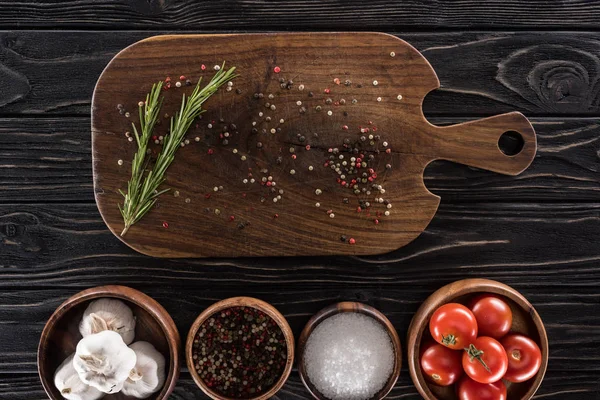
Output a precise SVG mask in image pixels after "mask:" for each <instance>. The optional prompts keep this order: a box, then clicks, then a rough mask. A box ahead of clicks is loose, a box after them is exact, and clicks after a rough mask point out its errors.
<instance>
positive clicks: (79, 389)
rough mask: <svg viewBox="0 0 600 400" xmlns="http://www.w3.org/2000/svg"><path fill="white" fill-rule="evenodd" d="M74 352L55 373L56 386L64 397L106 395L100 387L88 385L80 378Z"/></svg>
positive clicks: (88, 399) (90, 399) (78, 399)
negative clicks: (74, 364) (74, 363)
mask: <svg viewBox="0 0 600 400" xmlns="http://www.w3.org/2000/svg"><path fill="white" fill-rule="evenodd" d="M73 356H74V355H73V354H72V355H70V356H69V357H68V358H67V359H66V360H65V361H63V363H62V364H60V367H58V369H57V370H56V372H55V373H54V386H56V388H57V389H58V390H59V391H60V394H61V395H62V397H64V398H65V399H68V400H97V399H99V398H101V397H102V396H104V393H102V392H101V391H99V390H98V389H96V388H94V387H91V386H89V385H86V384H85V383H83V382H82V381H81V379H79V375H78V374H77V371H75V368H73Z"/></svg>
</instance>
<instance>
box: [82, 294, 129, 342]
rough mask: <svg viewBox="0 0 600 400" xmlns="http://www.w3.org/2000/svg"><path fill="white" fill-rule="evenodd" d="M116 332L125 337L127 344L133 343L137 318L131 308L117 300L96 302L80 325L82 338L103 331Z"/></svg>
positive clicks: (91, 304) (87, 310) (104, 299)
mask: <svg viewBox="0 0 600 400" xmlns="http://www.w3.org/2000/svg"><path fill="white" fill-rule="evenodd" d="M105 330H109V331H115V332H117V333H118V334H119V335H121V336H122V337H123V341H124V342H125V344H130V343H131V342H133V338H134V336H135V317H134V316H133V312H132V311H131V308H129V307H128V306H127V304H125V303H124V302H122V301H121V300H117V299H111V298H102V299H98V300H94V301H92V302H91V303H90V305H89V306H88V307H87V309H86V310H85V312H84V313H83V318H82V320H81V323H80V324H79V332H80V333H81V336H83V337H86V336H88V335H92V334H94V333H98V332H101V331H105Z"/></svg>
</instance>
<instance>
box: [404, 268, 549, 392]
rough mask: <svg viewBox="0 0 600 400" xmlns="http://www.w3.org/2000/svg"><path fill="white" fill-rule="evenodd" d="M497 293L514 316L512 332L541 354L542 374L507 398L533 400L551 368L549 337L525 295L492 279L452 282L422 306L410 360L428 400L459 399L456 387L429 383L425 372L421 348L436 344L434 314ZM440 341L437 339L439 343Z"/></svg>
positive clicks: (413, 325)
mask: <svg viewBox="0 0 600 400" xmlns="http://www.w3.org/2000/svg"><path fill="white" fill-rule="evenodd" d="M481 293H493V294H496V295H500V296H501V297H502V298H503V299H504V301H506V303H507V304H508V306H509V307H510V309H511V312H512V325H511V327H510V331H511V332H516V333H520V334H522V335H525V336H527V337H528V338H530V339H531V340H533V341H534V342H535V343H537V344H538V346H539V348H540V350H541V364H540V366H539V371H538V372H537V373H536V374H535V376H534V377H532V378H531V379H529V380H527V381H525V382H520V383H508V384H507V385H506V386H507V397H508V398H511V399H515V400H517V399H520V400H529V399H531V398H533V396H534V395H535V393H536V392H537V390H538V388H539V387H540V385H541V383H542V380H543V379H544V375H545V374H546V368H547V367H548V335H547V334H546V329H545V328H544V322H543V321H542V320H541V318H540V315H539V314H538V312H537V311H536V310H535V307H534V306H533V305H532V304H531V303H530V302H529V301H528V300H527V298H525V297H524V296H523V295H522V294H521V293H519V292H518V291H516V290H515V289H513V288H511V287H510V286H508V285H505V284H503V283H501V282H498V281H493V280H490V279H463V280H459V281H456V282H452V283H450V284H448V285H446V286H444V287H441V288H440V289H438V290H436V291H435V292H434V293H432V294H431V295H430V296H429V297H428V298H427V299H426V300H425V301H424V302H423V304H421V306H420V307H419V309H418V310H417V312H416V313H415V315H414V317H413V318H412V320H411V322H410V326H409V327H408V334H407V336H408V338H407V340H406V347H407V358H408V367H409V371H410V376H411V378H412V380H413V382H414V384H415V387H416V388H417V390H418V391H419V393H420V394H421V395H422V396H423V398H424V399H426V400H452V399H455V398H456V386H455V385H450V386H446V387H441V386H438V385H435V384H432V383H430V382H428V380H427V379H426V377H425V376H424V375H423V371H422V369H421V353H422V351H421V346H422V345H423V343H426V341H431V340H432V335H431V334H430V333H429V321H430V319H431V316H432V315H433V313H434V312H435V311H436V310H437V309H438V308H439V307H441V306H442V305H444V304H448V303H460V304H469V301H470V300H471V299H472V298H473V297H474V296H477V295H478V294H481ZM436 340H437V339H436Z"/></svg>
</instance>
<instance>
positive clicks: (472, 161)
mask: <svg viewBox="0 0 600 400" xmlns="http://www.w3.org/2000/svg"><path fill="white" fill-rule="evenodd" d="M224 61H225V62H226V64H227V66H235V67H237V73H239V77H237V78H235V79H234V80H233V82H232V86H229V87H228V88H226V87H224V88H222V89H220V90H219V92H218V93H217V94H215V95H214V96H213V97H212V98H211V99H209V100H208V101H207V102H206V103H205V108H206V109H207V112H206V113H205V114H203V116H202V119H201V120H198V121H197V123H196V124H194V125H193V127H192V129H190V131H189V133H188V136H187V138H188V140H189V144H187V145H185V146H184V147H182V148H180V149H179V151H178V152H177V154H176V158H175V161H174V163H173V164H172V166H171V168H170V169H169V170H168V173H167V181H166V183H165V184H164V187H166V188H170V191H169V192H168V193H166V194H163V195H162V196H161V197H160V199H159V201H158V203H157V205H156V206H155V208H154V209H152V210H151V211H150V212H149V213H148V214H147V215H146V216H145V217H144V218H143V219H142V220H141V221H140V222H138V223H137V224H136V225H134V226H133V227H132V228H131V229H130V230H129V232H128V233H127V234H126V235H125V237H123V238H121V237H120V236H119V234H120V232H121V230H122V229H123V221H122V218H121V215H120V214H119V210H118V208H117V204H118V203H122V200H123V199H122V197H121V195H120V194H119V193H118V189H122V190H125V189H126V187H127V180H128V179H129V176H130V172H131V160H132V157H133V153H134V151H135V150H136V145H135V141H133V142H130V141H128V139H127V137H126V132H127V131H131V123H132V122H134V123H136V124H138V126H139V122H138V112H137V108H138V107H137V104H138V102H139V101H140V100H143V99H144V98H145V95H146V93H147V92H148V91H149V90H150V87H151V85H152V83H154V82H157V81H159V80H164V79H166V77H169V78H170V79H171V82H170V84H171V87H170V88H169V89H168V90H164V96H165V102H164V106H163V110H162V112H161V114H166V115H165V116H164V118H161V119H162V124H161V125H160V126H158V127H157V130H156V132H155V134H156V136H157V137H159V136H162V135H165V134H166V132H167V127H168V123H169V120H168V119H167V117H168V116H171V115H172V114H173V113H174V112H175V110H176V109H177V108H178V107H179V104H180V99H181V95H182V94H183V93H189V92H191V90H192V87H193V86H186V82H185V81H186V80H190V81H191V84H195V83H196V82H197V81H198V79H199V78H200V77H202V78H204V81H205V82H206V81H208V80H209V79H210V78H211V77H212V76H213V74H214V72H215V69H214V68H215V66H216V65H220V64H222V63H223V62H224ZM182 75H183V76H185V78H183V77H182ZM180 78H181V82H182V85H181V87H177V86H178V85H177V82H178V81H180ZM438 87H439V81H438V78H437V76H436V74H435V72H434V71H433V69H432V68H431V66H430V65H429V63H428V62H427V60H426V59H425V58H424V57H423V56H422V55H421V54H420V53H419V52H418V51H417V50H415V49H414V48H413V47H412V46H410V45H409V44H408V43H406V42H404V41H402V40H400V39H398V38H396V37H394V36H390V35H386V34H380V33H291V34H247V35H169V36H158V37H153V38H150V39H147V40H143V41H141V42H138V43H136V44H134V45H132V46H130V47H128V48H127V49H125V50H123V51H122V52H120V53H119V54H118V55H117V56H116V57H115V58H114V59H113V60H112V61H111V62H110V64H109V65H108V66H107V67H106V69H105V71H104V72H103V74H102V76H101V77H100V79H99V80H98V83H97V85H96V89H95V91H94V97H93V103H92V148H93V168H94V189H95V194H96V201H97V203H98V208H99V210H100V213H101V214H102V217H103V218H104V221H105V222H106V224H107V225H108V227H109V228H110V230H111V231H112V232H113V233H114V234H115V235H117V237H120V238H121V240H123V241H124V242H125V243H126V244H127V245H128V246H130V247H132V248H133V249H135V250H137V251H139V252H142V253H144V254H148V255H152V256H156V257H237V256H302V255H332V254H352V255H356V254H378V253H385V252H389V251H392V250H395V249H397V248H399V247H401V246H404V245H406V244H407V243H409V242H410V241H412V240H413V239H415V238H416V237H417V236H419V234H420V233H421V232H422V231H423V230H424V229H425V227H426V226H427V224H428V223H429V222H430V221H431V219H432V218H433V216H434V214H435V212H436V210H437V207H438V204H439V201H440V198H439V197H438V196H435V195H433V194H432V193H430V192H429V191H428V190H427V188H426V187H425V185H424V183H423V171H424V169H425V167H426V166H427V164H429V163H430V162H431V161H434V160H438V159H444V160H450V161H454V162H457V163H461V164H466V165H470V166H472V167H477V168H482V169H486V170H490V171H494V172H498V173H502V174H508V175H516V174H519V173H520V172H522V171H523V170H524V169H525V168H527V167H528V166H529V164H530V163H531V162H532V160H533V158H534V155H535V152H536V138H535V133H534V130H533V128H532V126H531V124H530V123H529V121H528V120H527V119H526V118H525V117H524V116H523V115H522V114H520V113H517V112H513V113H508V114H502V115H498V116H494V117H490V118H485V119H481V120H478V121H473V122H468V123H464V124H459V125H454V126H447V127H438V126H434V125H432V124H430V123H429V122H428V121H427V120H426V119H425V118H424V116H423V112H422V103H423V98H424V97H425V95H426V94H427V93H428V92H430V91H431V90H433V89H436V88H438ZM118 104H122V105H123V106H124V110H125V111H127V112H129V114H124V115H123V114H122V113H123V112H124V111H121V112H120V111H119V110H118V109H117V105H118ZM456 106H457V109H459V108H460V104H457V105H456ZM505 132H510V133H508V134H505ZM503 134H505V135H504V137H508V138H509V139H510V138H512V139H515V140H517V141H520V143H521V144H522V148H521V149H520V152H518V154H516V155H511V156H508V155H506V154H504V153H503V152H502V151H501V150H500V148H499V145H498V143H499V139H500V137H501V136H502V135H503ZM184 144H185V143H184ZM151 148H152V152H153V155H156V152H157V151H158V150H159V149H160V144H159V145H155V144H152V146H151ZM517 150H519V149H517ZM357 158H360V160H357ZM119 160H122V165H120V163H119ZM357 161H360V162H358V165H359V167H356V165H357ZM363 163H365V164H363ZM338 164H339V165H338ZM352 164H354V165H355V167H352ZM338 170H339V171H338ZM363 174H366V176H363ZM353 179H354V180H355V181H354V182H353ZM357 179H358V181H356V180H357ZM363 179H364V180H365V182H363ZM263 181H266V182H263ZM380 189H383V191H382V190H380ZM355 190H357V191H358V192H356V193H355ZM357 193H358V194H357ZM380 201H382V202H380ZM386 211H387V214H389V215H386Z"/></svg>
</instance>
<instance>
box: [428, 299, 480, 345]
mask: <svg viewBox="0 0 600 400" xmlns="http://www.w3.org/2000/svg"><path fill="white" fill-rule="evenodd" d="M429 332H430V333H431V336H432V337H433V339H434V340H435V341H436V342H438V343H439V344H443V345H444V346H446V347H448V348H450V349H453V350H462V349H464V348H465V347H469V345H470V344H471V343H473V341H475V339H476V338H477V320H476V319H475V316H474V315H473V313H472V312H471V310H469V309H468V308H467V307H465V306H463V305H462V304H458V303H448V304H444V305H443V306H441V307H440V308H438V309H437V310H435V312H434V313H433V315H432V316H431V319H430V320H429Z"/></svg>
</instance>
